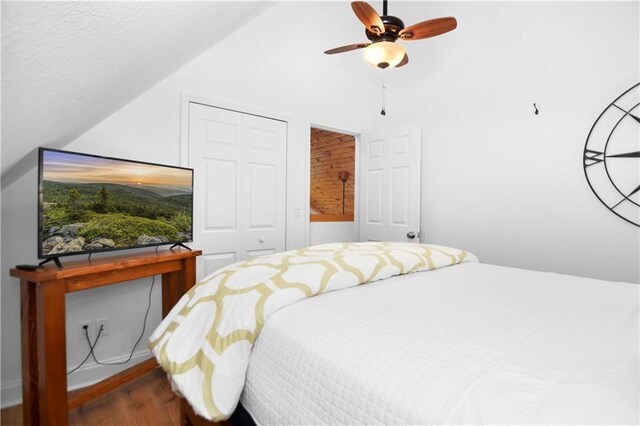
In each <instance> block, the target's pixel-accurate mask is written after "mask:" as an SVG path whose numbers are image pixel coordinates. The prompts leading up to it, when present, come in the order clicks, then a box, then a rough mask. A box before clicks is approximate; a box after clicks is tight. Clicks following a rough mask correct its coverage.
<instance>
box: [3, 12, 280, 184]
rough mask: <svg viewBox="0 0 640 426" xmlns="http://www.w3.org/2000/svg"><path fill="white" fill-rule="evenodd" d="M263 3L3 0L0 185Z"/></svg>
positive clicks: (250, 15) (241, 21) (214, 40)
mask: <svg viewBox="0 0 640 426" xmlns="http://www.w3.org/2000/svg"><path fill="white" fill-rule="evenodd" d="M271 5H272V3H268V2H260V1H258V2H57V1H49V2H7V1H3V2H2V180H3V182H2V184H3V187H5V186H6V184H8V183H10V182H12V181H13V180H15V179H16V178H17V177H19V176H20V175H21V174H23V173H24V172H25V171H26V169H28V168H30V167H32V166H33V165H35V164H30V162H31V161H33V160H30V158H31V157H33V156H32V155H31V156H29V157H28V158H27V157H26V156H27V154H29V153H31V152H33V151H34V150H35V149H36V147H38V146H48V147H58V148H60V147H63V146H65V145H66V144H67V143H69V142H71V141H72V140H73V139H75V138H76V137H78V136H79V135H81V134H82V133H84V132H85V131H87V130H88V129H90V128H91V127H93V126H94V125H96V124H97V123H99V122H100V121H102V120H103V119H105V118H106V117H108V116H109V115H111V114H112V113H114V112H115V111H117V110H118V109H119V108H121V107H122V106H124V105H125V104H127V103H128V102H129V101H131V100H132V99H133V98H135V97H137V96H138V95H140V94H141V93H143V92H144V91H146V90H147V89H149V88H151V87H152V86H154V85H155V84H156V83H158V82H159V81H161V80H162V79H163V78H165V77H166V76H168V75H170V74H171V73H172V72H173V71H175V70H177V69H178V68H180V67H181V66H182V65H184V64H185V63H187V62H188V61H190V60H191V59H193V58H194V57H196V56H197V55H198V54H200V53H202V52H204V51H205V50H207V49H209V48H210V47H211V46H213V45H214V44H216V43H217V42H218V41H220V40H221V39H222V38H224V37H225V36H227V35H228V34H229V33H230V32H233V31H235V30H237V29H238V28H239V27H240V26H242V25H244V24H245V23H247V22H248V21H250V20H251V19H253V18H254V17H256V16H257V15H259V14H260V13H262V12H264V11H265V10H266V9H267V8H268V7H269V6H271ZM7 181H8V182H7Z"/></svg>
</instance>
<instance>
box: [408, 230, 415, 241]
mask: <svg viewBox="0 0 640 426" xmlns="http://www.w3.org/2000/svg"><path fill="white" fill-rule="evenodd" d="M415 237H416V233H415V232H413V231H409V232H407V238H408V239H410V240H413V239H414V238H415Z"/></svg>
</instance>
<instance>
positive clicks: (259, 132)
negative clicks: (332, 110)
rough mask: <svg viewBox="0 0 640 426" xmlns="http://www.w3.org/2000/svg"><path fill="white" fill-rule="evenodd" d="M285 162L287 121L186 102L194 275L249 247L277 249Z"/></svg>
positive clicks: (250, 251)
mask: <svg viewBox="0 0 640 426" xmlns="http://www.w3.org/2000/svg"><path fill="white" fill-rule="evenodd" d="M285 165H286V123H284V122H281V121H276V120H271V119H267V118H263V117H256V116H252V115H248V114H242V113H239V112H235V111H229V110H225V109H221V108H214V107H211V106H205V105H200V104H194V103H191V104H189V166H190V167H192V168H193V169H194V217H193V228H194V229H193V240H194V242H193V247H196V248H198V249H201V250H202V253H203V256H201V257H200V258H199V259H198V268H197V272H198V273H197V275H198V279H202V278H203V277H205V276H206V275H208V274H210V273H211V272H213V271H215V270H216V269H219V268H221V267H223V266H225V265H228V264H230V263H233V262H237V261H240V260H244V259H246V258H247V257H248V256H249V255H258V254H262V253H269V252H275V251H282V250H284V241H285V189H286V177H285V167H286V166H285ZM261 240H264V241H261Z"/></svg>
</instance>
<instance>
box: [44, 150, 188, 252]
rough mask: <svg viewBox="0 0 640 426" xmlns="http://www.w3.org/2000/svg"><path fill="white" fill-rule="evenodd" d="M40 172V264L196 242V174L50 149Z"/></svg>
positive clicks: (159, 166)
mask: <svg viewBox="0 0 640 426" xmlns="http://www.w3.org/2000/svg"><path fill="white" fill-rule="evenodd" d="M38 164H39V167H38V171H39V173H38V258H40V259H55V260H56V263H58V264H59V261H58V260H57V258H58V257H59V256H68V255H75V254H86V253H95V252H104V251H112V250H124V249H132V248H138V247H150V246H158V245H163V244H182V243H187V242H191V241H192V235H193V170H192V169H188V168H183V167H174V166H166V165H161V164H153V163H145V162H141V161H132V160H125V159H120V158H110V157H101V156H98V155H89V154H81V153H78V152H70V151H61V150H55V149H47V148H40V150H39V163H38Z"/></svg>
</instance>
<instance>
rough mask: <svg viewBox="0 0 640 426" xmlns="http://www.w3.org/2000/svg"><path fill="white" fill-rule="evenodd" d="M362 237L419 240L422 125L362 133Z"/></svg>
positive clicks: (373, 239)
mask: <svg viewBox="0 0 640 426" xmlns="http://www.w3.org/2000/svg"><path fill="white" fill-rule="evenodd" d="M362 139H363V143H362V144H361V149H360V170H361V172H360V240H361V241H408V242H419V232H420V145H421V129H420V126H404V127H401V128H396V129H383V130H380V131H375V132H370V133H368V134H364V135H363V138H362Z"/></svg>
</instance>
